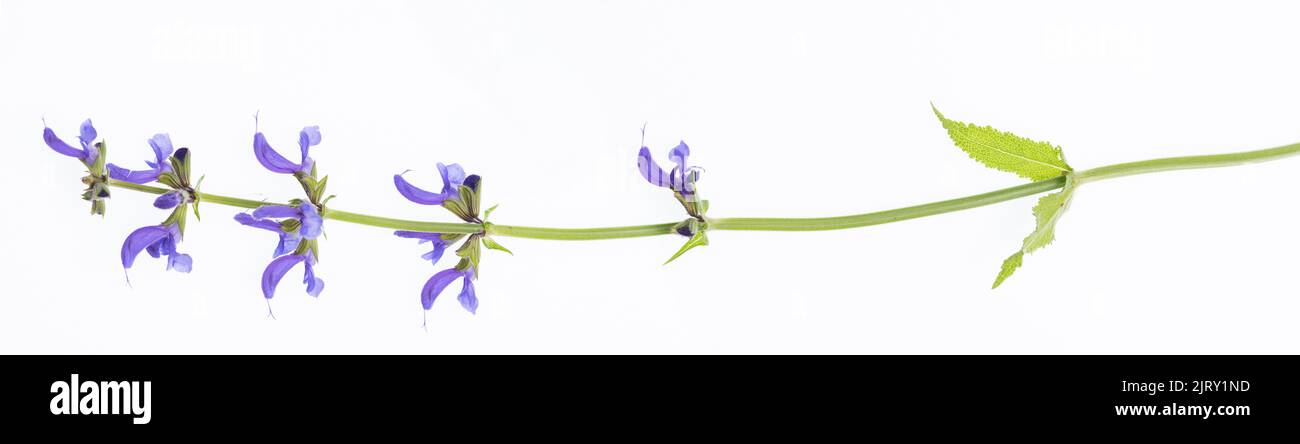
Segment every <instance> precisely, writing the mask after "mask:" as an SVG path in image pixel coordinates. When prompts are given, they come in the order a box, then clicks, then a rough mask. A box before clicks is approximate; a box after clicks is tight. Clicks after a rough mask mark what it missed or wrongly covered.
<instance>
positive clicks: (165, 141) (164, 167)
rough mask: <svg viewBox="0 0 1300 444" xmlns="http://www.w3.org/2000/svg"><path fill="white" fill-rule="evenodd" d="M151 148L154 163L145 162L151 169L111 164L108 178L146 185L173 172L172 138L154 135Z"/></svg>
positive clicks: (150, 143)
mask: <svg viewBox="0 0 1300 444" xmlns="http://www.w3.org/2000/svg"><path fill="white" fill-rule="evenodd" d="M87 122H89V121H87ZM149 146H150V147H151V148H153V155H154V161H152V162H150V161H148V160H146V161H144V163H145V164H147V165H149V169H147V170H138V171H132V170H128V169H126V168H122V167H119V166H117V165H114V164H111V163H110V164H108V177H111V178H114V179H117V180H120V181H123V182H131V183H137V184H145V183H149V182H153V181H155V180H158V176H159V175H160V174H162V173H165V172H168V171H171V169H172V166H171V163H169V162H168V161H167V157H168V156H171V155H172V139H171V137H170V136H168V135H167V134H154V136H153V137H152V138H150V139H149ZM154 205H155V206H157V205H158V204H157V203H155V204H154ZM174 206H176V205H175V204H173V205H171V206H169V207H159V208H171V207H174Z"/></svg>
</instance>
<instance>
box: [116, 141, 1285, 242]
mask: <svg viewBox="0 0 1300 444" xmlns="http://www.w3.org/2000/svg"><path fill="white" fill-rule="evenodd" d="M1296 154H1300V143H1295V144H1291V145H1285V146H1280V147H1276V148H1268V149H1262V150H1255V151H1241V152H1236V153H1227V154H1210V155H1203V156H1182V157H1166V158H1162V159H1151V160H1143V161H1139V162H1128V163H1120V164H1115V165H1109V166H1104V167H1100V168H1094V169H1091V170H1086V171H1081V172H1078V173H1074V176H1075V180H1076V181H1077V182H1078V183H1080V184H1082V183H1085V182H1092V181H1098V180H1105V179H1112V178H1116V177H1123V176H1132V175H1136V174H1148V173H1155V172H1160V171H1171V170H1185V169H1194V168H1217V167H1225V166H1233V165H1242V164H1247V163H1255V162H1266V161H1270V160H1277V159H1281V158H1284V157H1289V156H1293V155H1296ZM108 185H109V186H113V187H117V188H123V189H128V190H135V191H141V192H145V193H151V194H162V193H166V192H167V191H169V190H167V189H165V188H159V187H153V186H148V185H137V184H133V183H129V182H122V181H118V180H109V181H108ZM1064 185H1065V177H1064V176H1062V177H1057V178H1054V179H1048V180H1043V181H1038V182H1033V183H1027V184H1024V185H1019V186H1014V187H1010V188H1003V189H1000V190H996V191H990V192H987V193H983V194H976V195H972V196H966V197H959V198H956V199H949V200H944V201H939V202H932V203H927V204H922V205H915V206H910V207H903V208H897V209H893V210H886V211H877V212H874V213H864V214H855V215H850V216H835V217H804V218H765V217H727V218H719V219H709V220H708V224H709V229H711V230H749V231H820V230H841V229H845V228H857V227H865V226H870V225H879V224H885V223H890V222H898V221H901V220H907V219H915V218H918V217H925V216H933V215H936V214H943V213H950V212H953V211H960V210H966V209H970V208H975V207H982V206H985V205H991V204H995V203H998V202H1003V201H1008V200H1012V199H1017V198H1021V197H1026V196H1032V195H1035V194H1039V193H1043V192H1047V191H1051V190H1055V189H1058V188H1061V187H1063V186H1064ZM199 200H200V201H201V202H207V203H215V204H221V205H229V206H233V207H239V208H257V207H260V206H262V205H286V204H283V203H277V202H263V201H256V200H249V199H240V198H236V197H228V196H222V195H218V194H210V193H199ZM322 216H323V217H324V218H326V219H333V220H338V221H343V222H350V223H354V224H361V225H369V226H374V227H382V228H391V229H395V230H410V231H424V232H432V233H461V234H474V233H481V232H486V233H487V234H490V235H495V236H508V237H522V238H531V239H548V240H598V239H619V238H629V237H644V236H658V235H664V234H673V227H674V226H675V225H676V222H666V223H661V224H653V225H632V226H623V227H602V228H544V227H524V226H513V225H497V224H483V225H479V224H470V223H443V222H422V221H413V220H403V219H391V218H387V217H379V216H369V215H365V214H358V213H352V212H347V211H342V210H335V209H332V208H326V210H325V213H324V214H323V215H322Z"/></svg>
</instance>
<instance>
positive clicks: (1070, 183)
mask: <svg viewBox="0 0 1300 444" xmlns="http://www.w3.org/2000/svg"><path fill="white" fill-rule="evenodd" d="M1074 186H1075V182H1074V176H1073V175H1067V176H1065V188H1063V189H1061V191H1057V192H1055V193H1052V194H1048V195H1046V196H1043V197H1040V198H1038V203H1037V204H1035V205H1034V219H1035V221H1036V222H1035V227H1034V231H1033V232H1032V233H1029V236H1025V240H1024V241H1023V242H1021V244H1020V250H1019V251H1017V252H1016V253H1015V254H1012V255H1011V257H1008V258H1007V259H1006V260H1005V261H1003V262H1002V270H1001V271H999V272H998V277H997V279H995V280H994V281H993V288H998V286H999V285H1002V281H1005V280H1007V278H1008V277H1011V274H1012V273H1015V272H1016V269H1017V268H1020V265H1021V263H1022V262H1023V259H1024V255H1025V253H1033V252H1034V251H1036V250H1038V249H1041V248H1043V247H1046V246H1047V244H1050V243H1052V241H1053V240H1055V239H1056V223H1057V222H1058V221H1060V220H1061V216H1062V215H1064V214H1065V211H1066V210H1067V209H1069V207H1070V199H1071V198H1072V197H1074Z"/></svg>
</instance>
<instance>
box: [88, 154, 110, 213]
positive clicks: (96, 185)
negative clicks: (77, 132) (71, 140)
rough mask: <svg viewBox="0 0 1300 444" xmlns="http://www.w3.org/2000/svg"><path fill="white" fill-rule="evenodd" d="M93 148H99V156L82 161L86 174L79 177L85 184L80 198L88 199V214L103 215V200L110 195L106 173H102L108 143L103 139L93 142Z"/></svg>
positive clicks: (105, 162) (104, 206) (106, 156)
mask: <svg viewBox="0 0 1300 444" xmlns="http://www.w3.org/2000/svg"><path fill="white" fill-rule="evenodd" d="M95 148H97V149H98V150H99V156H96V157H95V161H94V162H91V163H84V162H83V164H84V165H86V173H87V174H86V176H85V177H82V178H81V183H82V184H85V185H86V189H85V190H82V192H81V199H82V200H87V201H90V214H92V215H100V216H103V215H104V211H105V209H106V208H107V204H106V203H105V202H104V200H105V199H108V198H109V197H111V195H112V193H109V191H108V175H107V174H105V173H104V165H105V164H107V159H108V144H106V143H104V142H103V141H99V142H95Z"/></svg>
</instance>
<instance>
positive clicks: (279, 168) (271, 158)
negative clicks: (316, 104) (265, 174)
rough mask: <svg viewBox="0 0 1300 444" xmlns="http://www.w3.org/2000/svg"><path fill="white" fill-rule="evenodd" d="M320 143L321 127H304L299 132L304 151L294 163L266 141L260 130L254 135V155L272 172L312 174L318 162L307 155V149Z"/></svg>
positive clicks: (299, 146) (301, 147)
mask: <svg viewBox="0 0 1300 444" xmlns="http://www.w3.org/2000/svg"><path fill="white" fill-rule="evenodd" d="M318 144H320V127H319V126H308V127H304V128H303V129H302V131H299V132H298V148H299V149H300V150H301V151H302V157H301V158H300V159H301V160H300V161H299V162H298V163H294V162H292V161H290V160H289V159H285V158H284V156H281V155H280V153H279V152H276V151H275V149H274V148H271V144H269V143H267V142H266V136H264V135H262V132H261V131H258V132H257V134H254V135H253V155H255V156H257V161H258V162H261V163H262V166H264V167H266V169H268V170H271V171H272V172H276V173H281V174H297V173H302V174H311V169H312V166H313V165H314V164H315V163H316V162H315V161H314V160H312V158H311V157H310V156H308V155H307V150H308V149H309V148H311V147H313V146H316V145H318Z"/></svg>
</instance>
